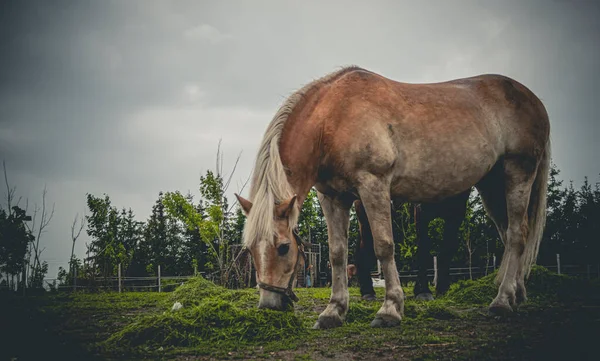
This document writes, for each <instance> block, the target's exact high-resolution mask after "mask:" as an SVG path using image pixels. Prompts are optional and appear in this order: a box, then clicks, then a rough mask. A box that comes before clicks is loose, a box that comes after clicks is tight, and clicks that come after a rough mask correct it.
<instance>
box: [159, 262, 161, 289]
mask: <svg viewBox="0 0 600 361" xmlns="http://www.w3.org/2000/svg"><path fill="white" fill-rule="evenodd" d="M158 292H161V287H160V265H158Z"/></svg>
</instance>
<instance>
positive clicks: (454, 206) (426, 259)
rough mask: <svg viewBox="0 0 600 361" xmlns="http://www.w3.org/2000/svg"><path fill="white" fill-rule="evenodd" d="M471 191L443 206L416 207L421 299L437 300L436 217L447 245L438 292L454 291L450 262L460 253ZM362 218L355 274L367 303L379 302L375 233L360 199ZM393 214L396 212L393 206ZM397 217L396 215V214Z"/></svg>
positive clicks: (440, 260)
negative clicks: (432, 227) (431, 277)
mask: <svg viewBox="0 0 600 361" xmlns="http://www.w3.org/2000/svg"><path fill="white" fill-rule="evenodd" d="M470 194H471V189H469V190H468V191H466V192H464V193H461V194H459V195H457V196H455V197H450V198H447V199H444V200H443V201H441V202H439V203H424V204H420V205H412V208H413V209H414V221H415V225H416V228H417V229H416V231H417V253H416V258H417V264H418V268H419V271H418V273H417V281H416V282H415V288H414V294H415V298H416V299H418V300H426V301H430V300H433V294H432V293H431V290H430V289H429V281H428V280H427V269H428V268H431V246H432V241H431V238H430V237H429V232H428V231H429V223H430V222H431V221H432V220H434V219H435V218H442V219H443V220H444V237H443V240H444V242H443V243H442V245H441V251H440V253H439V257H438V279H437V283H436V285H435V289H436V292H437V294H438V295H443V294H444V293H446V291H448V288H450V261H451V259H452V257H453V256H454V254H455V253H456V251H457V250H458V244H459V239H458V229H459V228H460V225H461V224H462V222H463V221H464V219H465V215H466V213H467V201H468V200H469V195H470ZM354 208H355V210H356V215H357V219H358V228H359V233H358V235H359V241H358V242H357V244H356V250H355V252H354V258H355V262H356V266H355V271H354V274H356V275H357V276H358V283H359V285H360V294H361V296H362V298H363V299H365V300H375V289H374V288H373V280H372V279H371V270H372V269H373V267H374V266H375V265H376V263H377V257H376V256H375V249H374V247H373V234H372V233H371V227H369V221H368V219H367V213H366V212H365V208H364V207H363V205H362V202H361V201H360V200H356V201H354ZM392 212H394V210H393V207H392ZM392 214H393V213H392Z"/></svg>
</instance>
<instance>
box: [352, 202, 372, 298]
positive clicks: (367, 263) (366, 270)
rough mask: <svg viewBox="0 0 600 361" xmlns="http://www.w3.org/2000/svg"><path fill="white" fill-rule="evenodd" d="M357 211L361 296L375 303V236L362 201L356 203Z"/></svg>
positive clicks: (357, 254)
mask: <svg viewBox="0 0 600 361" xmlns="http://www.w3.org/2000/svg"><path fill="white" fill-rule="evenodd" d="M354 209H355V210H356V218H358V228H359V232H358V236H359V240H358V242H357V245H356V252H355V256H354V258H355V260H356V268H357V272H358V282H359V284H360V295H361V297H362V299H363V300H369V301H374V300H375V289H374V288H373V280H372V279H371V269H372V268H373V267H374V266H375V265H376V264H377V258H376V257H375V250H374V249H373V234H372V233H371V227H369V221H368V219H367V214H366V213H365V208H364V207H363V205H362V202H361V201H360V200H357V201H355V202H354Z"/></svg>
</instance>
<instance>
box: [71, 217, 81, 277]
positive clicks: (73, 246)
mask: <svg viewBox="0 0 600 361" xmlns="http://www.w3.org/2000/svg"><path fill="white" fill-rule="evenodd" d="M78 218H79V213H78V214H75V219H73V224H72V225H71V240H72V241H73V244H72V245H71V257H70V258H69V266H70V267H71V273H72V274H73V277H75V273H74V272H75V266H76V265H74V264H73V261H74V259H73V257H75V242H77V238H79V236H80V235H81V231H82V230H83V227H84V225H85V212H84V214H83V216H81V220H80V221H79V222H80V224H79V229H78V230H77V232H75V229H76V228H77V220H78Z"/></svg>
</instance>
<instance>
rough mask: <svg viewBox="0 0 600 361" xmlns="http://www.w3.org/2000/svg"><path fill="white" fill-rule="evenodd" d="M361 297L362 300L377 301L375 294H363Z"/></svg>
mask: <svg viewBox="0 0 600 361" xmlns="http://www.w3.org/2000/svg"><path fill="white" fill-rule="evenodd" d="M361 298H362V300H363V301H377V298H376V297H375V295H363V296H362V297H361Z"/></svg>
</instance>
